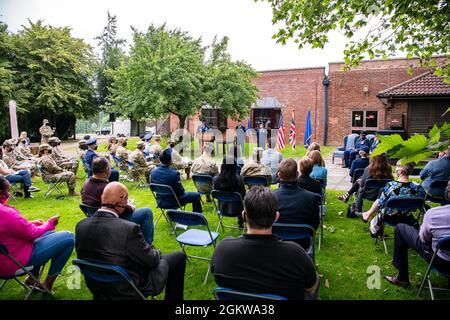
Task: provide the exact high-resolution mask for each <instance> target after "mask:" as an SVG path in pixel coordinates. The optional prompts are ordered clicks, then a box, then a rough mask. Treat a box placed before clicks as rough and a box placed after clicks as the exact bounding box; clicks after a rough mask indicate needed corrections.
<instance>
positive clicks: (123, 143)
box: [116, 138, 128, 172]
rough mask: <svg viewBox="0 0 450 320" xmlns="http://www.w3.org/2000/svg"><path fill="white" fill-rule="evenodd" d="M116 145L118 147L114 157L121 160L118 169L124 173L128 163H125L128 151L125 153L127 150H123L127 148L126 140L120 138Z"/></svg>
mask: <svg viewBox="0 0 450 320" xmlns="http://www.w3.org/2000/svg"><path fill="white" fill-rule="evenodd" d="M118 144H119V146H118V147H117V150H116V156H117V157H119V158H120V159H121V160H122V161H121V162H120V164H119V168H120V170H122V171H125V172H126V171H127V170H128V163H127V161H128V151H127V149H125V147H126V146H127V139H126V138H120V139H119V142H118Z"/></svg>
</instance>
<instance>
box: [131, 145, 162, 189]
mask: <svg viewBox="0 0 450 320" xmlns="http://www.w3.org/2000/svg"><path fill="white" fill-rule="evenodd" d="M130 160H131V161H133V163H134V166H133V167H132V168H131V171H130V174H131V177H132V178H133V179H134V180H137V179H138V178H139V176H140V175H144V176H145V179H146V180H147V182H149V176H150V172H151V171H152V170H153V169H154V168H155V167H156V166H155V165H154V164H152V163H148V162H147V161H146V160H145V155H144V151H142V150H140V149H136V150H134V151H133V152H132V153H131V154H130Z"/></svg>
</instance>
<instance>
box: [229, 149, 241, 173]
mask: <svg viewBox="0 0 450 320" xmlns="http://www.w3.org/2000/svg"><path fill="white" fill-rule="evenodd" d="M227 156H230V157H233V158H235V159H236V172H237V174H239V175H240V174H241V170H242V167H243V166H244V165H245V160H244V158H243V157H242V154H241V151H240V149H239V148H238V146H237V145H236V146H232V147H230V149H228V153H227ZM244 156H245V155H244Z"/></svg>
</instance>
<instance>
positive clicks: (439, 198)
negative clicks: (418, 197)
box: [425, 180, 450, 205]
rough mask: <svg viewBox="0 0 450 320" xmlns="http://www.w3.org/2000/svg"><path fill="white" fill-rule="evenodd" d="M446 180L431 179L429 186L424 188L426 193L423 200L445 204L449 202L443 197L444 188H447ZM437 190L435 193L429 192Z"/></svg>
mask: <svg viewBox="0 0 450 320" xmlns="http://www.w3.org/2000/svg"><path fill="white" fill-rule="evenodd" d="M447 184H448V180H435V181H432V182H431V184H430V187H429V188H428V189H427V190H425V191H426V193H427V195H426V198H425V200H426V201H429V202H434V203H439V204H440V205H445V204H448V203H450V202H449V201H448V200H446V199H445V188H447ZM432 190H433V191H438V193H437V194H434V195H433V194H431V191H432Z"/></svg>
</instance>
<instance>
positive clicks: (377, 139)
mask: <svg viewBox="0 0 450 320" xmlns="http://www.w3.org/2000/svg"><path fill="white" fill-rule="evenodd" d="M380 143H381V141H380V138H378V136H375V137H374V138H373V141H372V144H371V145H370V150H369V154H372V152H373V151H374V150H375V149H376V147H378V145H379V144H380Z"/></svg>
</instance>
